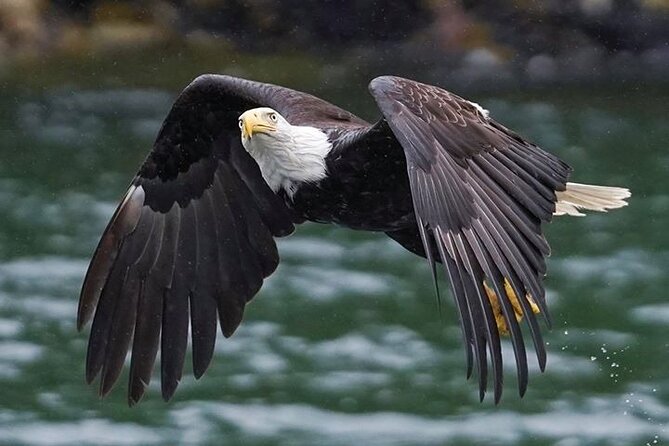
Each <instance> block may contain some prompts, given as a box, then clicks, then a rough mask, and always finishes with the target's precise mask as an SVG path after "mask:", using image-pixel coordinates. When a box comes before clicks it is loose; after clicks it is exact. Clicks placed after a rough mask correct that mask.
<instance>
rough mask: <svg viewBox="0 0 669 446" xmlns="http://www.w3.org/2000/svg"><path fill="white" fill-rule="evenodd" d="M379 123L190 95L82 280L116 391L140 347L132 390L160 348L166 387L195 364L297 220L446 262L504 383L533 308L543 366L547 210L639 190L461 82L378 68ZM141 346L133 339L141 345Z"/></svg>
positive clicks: (602, 206)
mask: <svg viewBox="0 0 669 446" xmlns="http://www.w3.org/2000/svg"><path fill="white" fill-rule="evenodd" d="M369 90H370V92H371V94H372V96H373V98H374V100H375V101H376V103H377V105H378V107H379V110H380V112H381V118H380V120H379V121H377V122H376V123H375V124H370V123H368V122H366V121H364V120H362V119H360V118H358V117H357V116H355V115H353V114H352V113H350V112H348V111H345V110H343V109H341V108H339V107H336V106H334V105H332V104H330V103H328V102H326V101H324V100H321V99H319V98H317V97H314V96H312V95H309V94H306V93H302V92H299V91H295V90H291V89H289V88H284V87H280V86H276V85H270V84H265V83H259V82H253V81H249V80H245V79H239V78H234V77H230V76H221V75H203V76H200V77H198V78H197V79H195V80H194V81H193V82H192V83H191V84H190V85H189V86H188V87H186V89H185V90H184V91H183V92H182V93H181V94H180V95H179V97H178V98H177V99H176V102H175V103H174V105H173V106H172V109H171V110H170V112H169V114H168V115H167V118H166V119H165V121H164V122H163V125H162V128H161V129H160V131H159V133H158V136H157V138H156V141H155V143H154V145H153V149H152V150H151V152H150V153H149V155H148V157H147V158H146V160H145V161H144V163H143V164H142V166H141V167H140V169H139V172H138V173H137V175H136V176H135V178H134V179H133V180H132V183H131V185H130V187H129V189H128V191H127V192H126V194H125V196H124V198H123V199H122V201H121V203H120V204H119V206H118V208H117V209H116V212H115V213H114V215H113V217H112V218H111V221H110V222H109V224H108V226H107V228H106V229H105V231H104V233H103V235H102V238H101V240H100V242H99V245H98V247H97V249H96V251H95V254H94V255H93V258H92V260H91V263H90V266H89V268H88V272H87V274H86V278H85V280H84V283H83V287H82V290H81V296H80V301H79V310H78V318H77V326H78V328H79V329H81V328H82V327H83V326H84V325H85V324H86V323H87V322H88V321H90V319H91V318H92V319H93V324H92V328H91V333H90V339H89V343H88V353H87V359H86V380H87V381H88V382H89V383H90V382H92V381H93V380H94V379H95V378H96V377H97V376H98V375H101V378H100V394H101V395H103V396H104V395H106V394H107V393H108V392H109V391H110V390H111V389H112V387H113V385H114V383H115V382H116V381H117V379H118V377H119V374H120V372H121V369H122V367H123V364H124V360H125V357H126V355H127V352H128V350H129V349H130V348H132V356H131V362H130V380H129V381H130V382H129V388H128V401H129V403H130V404H134V403H136V402H138V401H139V400H140V398H141V397H142V395H143V394H144V392H145V388H146V386H147V385H148V383H149V381H150V379H151V374H152V370H153V366H154V362H155V360H156V355H157V352H158V350H159V349H160V352H161V388H162V396H163V398H164V399H165V400H169V399H170V398H171V397H172V395H173V394H174V392H175V390H176V387H177V385H178V383H179V381H180V379H181V376H182V369H183V366H184V357H185V353H186V349H187V344H188V337H189V326H190V337H191V342H192V350H193V355H192V356H193V373H194V375H195V377H196V378H200V377H201V376H202V375H203V373H204V372H205V370H206V369H207V367H208V365H209V363H210V362H211V360H212V355H213V351H214V343H215V340H216V333H217V325H218V324H219V323H220V328H221V331H222V333H223V335H224V336H225V337H229V336H231V335H232V334H233V332H234V331H235V329H236V328H237V327H238V326H239V324H240V323H241V321H242V315H243V312H244V308H245V306H246V304H247V303H248V302H249V301H250V300H251V299H252V298H253V296H255V295H256V294H257V293H258V291H259V290H260V288H261V286H262V283H263V280H264V279H265V278H266V277H268V276H269V275H270V274H272V272H273V271H274V270H275V269H276V267H277V265H278V263H279V255H278V252H277V247H276V244H275V240H274V239H275V237H284V236H287V235H289V234H291V233H292V232H293V230H294V227H295V225H296V224H298V223H302V222H304V221H307V220H308V221H314V222H319V223H334V224H337V225H341V226H345V227H348V228H352V229H358V230H365V231H375V232H385V233H386V234H387V235H388V236H389V237H391V238H392V239H393V240H395V241H396V242H398V243H399V244H400V245H402V246H403V247H404V248H406V249H407V250H409V251H411V252H413V253H415V254H418V255H419V256H422V257H425V258H426V259H427V261H428V264H429V266H430V268H431V272H432V276H433V278H434V279H435V285H436V275H437V269H438V265H437V264H442V265H443V268H444V271H445V273H446V276H447V278H448V281H449V282H450V287H451V292H452V295H453V297H454V300H455V306H456V308H457V311H458V316H459V323H460V327H461V330H462V336H463V340H464V347H465V352H466V363H467V366H466V368H467V377H468V378H469V377H470V376H471V374H472V371H473V369H474V367H475V368H476V370H477V376H478V385H479V395H480V398H481V399H483V397H484V395H485V392H486V389H487V382H488V374H489V367H490V368H491V375H492V383H493V391H494V399H495V402H498V401H499V399H500V397H501V394H502V382H503V376H502V348H501V344H500V334H508V335H509V336H510V339H511V343H512V345H513V351H514V354H515V361H516V366H517V374H518V382H519V390H520V395H521V396H522V395H523V394H524V392H525V390H526V387H527V380H528V377H527V375H528V369H527V354H526V350H525V344H524V341H523V337H522V334H521V329H520V324H519V322H520V321H521V318H522V316H524V317H525V319H526V321H527V323H528V326H529V331H530V333H531V336H532V340H533V343H534V348H535V351H536V355H537V359H538V363H539V367H540V369H541V370H542V371H543V370H544V367H545V364H546V349H545V347H544V342H543V340H542V337H541V332H540V329H539V325H538V322H537V318H536V316H535V313H537V314H538V313H541V314H543V316H544V318H545V319H546V321H547V322H548V323H549V320H548V311H547V308H546V301H545V290H544V286H543V283H542V282H543V277H544V275H545V273H546V262H545V258H546V256H547V255H548V254H549V246H548V243H547V242H546V240H545V238H544V236H543V234H542V224H543V223H544V222H547V221H550V220H551V218H552V217H553V215H561V214H569V215H582V214H581V212H580V210H582V209H587V210H596V211H605V210H607V209H610V208H617V207H621V206H624V205H626V202H625V199H626V198H627V197H629V195H630V194H629V191H628V190H627V189H623V188H613V187H603V186H591V185H584V184H577V183H569V182H567V180H568V178H569V176H570V173H571V168H570V167H569V166H568V165H567V164H565V163H564V162H563V161H561V160H560V159H558V158H557V157H555V156H554V155H552V154H550V153H547V152H545V151H544V150H542V149H540V148H539V147H537V146H536V145H534V144H532V143H530V142H528V141H526V140H525V139H524V138H522V137H521V136H519V135H518V134H516V133H514V132H513V131H511V130H509V129H508V128H506V127H504V126H503V125H501V124H499V123H498V122H496V121H495V120H493V119H492V118H491V117H490V116H489V113H488V112H487V111H486V110H484V109H483V108H482V107H480V106H479V105H477V104H475V103H473V102H470V101H468V100H465V99H463V98H461V97H459V96H456V95H455V94H453V93H450V92H448V91H446V90H443V89H441V88H438V87H434V86H431V85H425V84H422V83H418V82H415V81H411V80H408V79H402V78H399V77H392V76H383V77H378V78H376V79H374V80H372V81H371V83H370V84H369ZM131 344H132V347H131Z"/></svg>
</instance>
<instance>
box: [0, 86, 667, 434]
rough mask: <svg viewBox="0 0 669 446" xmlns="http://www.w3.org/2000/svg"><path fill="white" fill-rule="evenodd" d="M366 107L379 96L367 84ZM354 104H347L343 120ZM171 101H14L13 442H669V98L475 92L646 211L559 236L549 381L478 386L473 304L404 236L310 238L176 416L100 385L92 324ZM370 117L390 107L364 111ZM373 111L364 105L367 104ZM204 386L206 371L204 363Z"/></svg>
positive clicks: (304, 237)
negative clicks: (124, 211) (90, 354)
mask: <svg viewBox="0 0 669 446" xmlns="http://www.w3.org/2000/svg"><path fill="white" fill-rule="evenodd" d="M359 93H360V97H364V96H363V95H365V94H366V91H365V88H364V86H363V85H361V86H360V88H359ZM349 94H350V89H349V90H348V91H339V92H337V91H335V92H334V93H330V96H329V97H328V99H331V100H333V101H335V102H337V103H339V104H340V105H343V106H345V107H347V106H351V107H352V103H351V101H349V100H347V97H348V96H349ZM173 95H174V92H173V91H161V90H131V89H113V90H79V89H74V88H60V89H54V90H47V91H44V92H41V93H34V92H30V91H22V92H20V93H18V92H12V91H3V92H2V93H0V154H1V159H0V443H2V444H75V443H77V444H78V443H84V444H127V445H140V444H142V445H143V444H177V443H182V444H225V445H240V444H244V445H265V444H268V445H269V444H277V445H315V444H318V445H441V444H449V445H472V444H494V445H545V444H558V445H560V446H572V445H628V444H629V445H632V444H638V445H644V444H650V445H653V444H663V443H666V442H667V440H669V431H668V428H667V423H668V422H669V336H668V335H669V329H668V327H669V300H668V299H667V289H668V288H669V278H668V276H667V274H666V271H668V270H669V235H667V229H666V228H667V224H668V223H669V191H668V189H667V187H668V186H669V178H668V175H669V150H668V149H669V118H668V117H667V105H666V104H667V102H668V100H669V94H668V93H667V91H664V90H658V91H651V90H650V89H648V90H644V89H630V90H628V91H625V90H611V91H602V92H593V91H586V90H583V91H567V90H562V91H559V92H557V93H546V94H542V93H536V94H524V95H522V97H521V96H518V97H514V96H503V97H502V96H500V97H477V98H476V99H477V100H478V101H479V102H481V103H482V104H483V105H484V106H486V107H487V108H490V110H491V112H492V115H493V116H494V117H496V118H497V119H498V120H500V121H502V122H503V123H505V124H507V125H509V126H511V127H513V128H516V129H517V130H519V131H520V132H521V133H522V134H525V135H526V136H529V137H531V138H532V139H534V140H535V141H536V142H538V143H540V144H541V145H543V146H544V147H545V148H547V149H550V150H552V151H553V152H555V153H557V154H558V155H560V156H561V157H562V158H564V159H565V160H567V161H568V162H569V163H570V164H571V165H572V166H573V167H574V168H575V174H574V177H573V179H574V180H575V181H579V180H580V181H583V182H592V183H602V184H610V185H619V186H627V187H630V188H631V189H632V191H633V193H634V196H633V198H632V201H631V205H630V206H629V207H628V208H625V209H623V210H619V211H616V212H613V213H611V214H608V215H591V216H589V217H587V218H564V217H563V218H560V219H557V220H556V221H555V222H554V223H552V224H551V225H550V226H549V227H548V228H547V233H548V237H549V240H550V242H551V245H552V247H553V255H552V257H551V258H550V260H549V277H548V279H547V282H546V283H547V287H548V301H549V304H550V308H551V311H552V317H553V321H554V328H553V329H552V331H550V332H548V333H547V336H546V339H547V342H548V353H549V357H548V367H547V371H546V373H544V374H541V373H540V372H539V371H538V369H537V367H536V365H535V364H533V365H532V368H531V375H530V387H529V390H528V392H527V395H526V396H525V398H523V399H522V400H521V399H519V397H518V396H517V391H516V387H515V377H514V375H513V367H512V366H511V364H512V357H513V355H512V352H511V349H510V345H509V344H508V343H507V345H506V351H505V356H504V358H505V363H506V364H505V368H506V383H507V384H506V388H505V394H504V397H503V399H502V402H501V403H500V404H499V405H498V406H495V405H494V404H493V403H492V401H491V398H490V397H488V398H487V399H486V400H485V401H484V402H483V403H479V402H478V399H477V393H478V392H477V389H476V384H475V382H474V381H470V382H467V381H465V376H464V375H465V364H464V354H463V350H462V346H461V343H460V332H459V328H458V325H457V320H456V317H455V309H454V306H453V305H452V303H451V302H450V297H449V296H448V295H447V296H446V302H447V303H446V305H445V309H444V315H443V318H442V319H443V320H442V319H440V317H439V315H438V312H437V309H436V302H435V299H434V296H433V291H432V286H431V280H430V277H429V272H428V269H427V267H426V265H425V262H424V261H422V260H421V259H419V258H417V257H414V256H413V255H411V254H409V253H407V252H404V251H403V250H402V248H400V247H399V246H398V245H395V244H394V243H392V242H391V241H390V240H389V239H387V238H385V237H383V236H379V235H374V234H367V233H356V232H352V231H348V230H344V229H337V228H334V227H327V226H319V225H303V226H302V227H300V228H299V229H298V231H297V232H296V234H295V235H294V236H292V237H290V238H288V239H286V240H282V241H281V242H280V247H279V248H280V252H281V255H282V263H281V265H280V267H279V269H278V271H277V272H276V273H275V274H274V275H273V276H272V277H271V279H270V280H269V281H267V282H266V285H265V286H264V287H263V289H262V290H261V292H260V294H259V295H258V296H257V297H256V299H255V300H254V301H253V303H252V304H251V305H250V306H249V307H248V309H247V311H246V319H245V322H244V323H243V325H242V326H241V328H240V329H239V330H238V331H237V333H236V334H235V336H233V337H232V338H231V339H227V340H223V339H220V340H219V342H218V344H217V347H216V349H217V351H216V356H215V359H214V361H213V364H212V365H211V367H210V368H209V370H208V372H207V374H206V375H205V377H204V378H202V379H201V380H200V381H199V382H195V381H194V379H193V378H192V377H191V376H186V377H185V378H184V380H183V381H182V383H181V385H180V387H179V389H178V391H177V393H176V396H175V398H174V400H173V401H172V402H170V403H168V404H166V403H164V402H163V401H162V400H161V399H160V397H159V388H158V381H159V380H157V379H155V378H154V381H153V383H152V385H151V389H150V391H149V395H148V398H146V399H145V400H144V401H143V402H142V403H141V404H140V405H139V406H137V407H135V408H132V409H130V408H128V407H127V405H126V398H125V392H126V387H125V386H126V380H127V375H124V376H123V377H122V381H121V383H120V385H117V388H116V389H115V390H114V391H113V392H112V394H111V395H110V396H109V397H108V398H107V399H105V400H100V399H99V398H98V397H97V394H96V389H95V388H94V387H89V386H87V385H85V383H84V378H83V377H84V357H85V349H86V336H87V333H78V332H77V331H76V329H75V312H76V305H77V297H78V291H79V286H80V284H81V281H82V278H83V274H84V272H85V268H86V265H87V260H88V258H89V256H90V254H91V252H92V250H93V248H94V246H95V244H96V243H97V239H98V237H99V234H100V232H101V230H102V228H103V227H104V225H105V223H106V221H107V219H108V218H109V217H110V215H111V213H112V211H113V208H114V206H115V202H116V200H117V199H118V197H119V196H120V195H121V193H122V192H123V191H124V190H125V186H126V185H127V183H128V181H129V180H130V178H131V176H132V175H133V174H134V172H135V170H136V168H137V166H138V164H139V162H140V161H141V160H142V159H143V157H144V156H145V153H146V151H147V150H148V148H149V147H150V144H151V142H152V139H153V137H154V135H155V132H156V131H157V129H158V127H159V125H160V122H161V119H162V117H163V116H164V115H165V113H166V112H167V110H168V108H169V105H170V103H171V101H172V99H173ZM355 103H356V104H357V105H356V108H355V109H354V111H357V112H358V113H360V114H361V115H363V116H368V117H369V118H370V119H371V118H372V117H373V116H374V115H375V113H374V111H373V108H372V104H371V100H369V101H366V102H364V101H361V100H360V99H356V100H355ZM361 103H362V104H361ZM187 368H188V373H190V366H187Z"/></svg>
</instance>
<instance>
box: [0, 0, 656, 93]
mask: <svg viewBox="0 0 669 446" xmlns="http://www.w3.org/2000/svg"><path fill="white" fill-rule="evenodd" d="M354 3H355V4H354ZM386 3H387V5H386ZM468 3H469V2H464V1H463V2H460V1H450V2H428V1H419V0H415V1H408V2H405V3H402V5H403V6H402V7H401V8H397V6H396V4H393V3H392V2H383V1H376V2H372V1H361V2H352V1H339V2H324V3H322V5H326V6H323V7H320V8H317V9H315V8H314V5H311V6H309V5H304V4H303V3H301V2H297V1H296V0H289V1H287V2H277V3H267V2H262V1H260V0H251V1H247V2H245V3H243V4H242V3H240V2H235V1H218V2H217V1H203V0H201V1H188V2H186V3H183V4H181V3H173V2H169V1H153V2H114V1H108V0H97V1H96V0H89V1H83V0H81V1H79V2H67V1H65V0H60V1H52V2H48V1H46V0H4V1H2V2H0V81H3V82H5V83H9V84H16V85H21V84H25V85H33V86H48V85H51V84H55V83H57V82H58V81H61V80H62V81H69V82H71V83H75V84H80V83H81V84H85V85H88V84H99V83H102V84H104V85H113V84H114V83H115V82H122V83H131V84H132V83H135V82H136V83H139V84H144V83H146V84H150V83H151V81H157V82H158V84H159V85H161V84H164V85H165V86H175V87H176V86H179V85H183V83H184V82H186V81H187V79H189V78H192V77H193V76H194V75H196V74H198V73H200V72H212V71H213V72H228V73H231V74H238V75H246V76H250V77H255V78H257V79H265V80H274V81H275V82H279V81H284V82H287V83H290V79H291V78H294V77H295V76H298V77H299V78H300V80H303V78H308V79H311V80H313V84H314V85H318V84H320V83H326V84H327V83H338V82H346V81H350V80H354V79H356V78H358V77H359V78H361V79H368V78H369V77H371V76H374V75H377V74H380V73H394V74H398V75H402V74H403V72H407V73H408V72H411V73H415V72H416V68H417V67H420V71H421V72H422V73H423V74H424V77H423V80H425V81H428V82H436V81H441V82H442V83H443V81H444V79H446V80H448V84H449V86H452V88H457V89H460V90H470V89H471V90H493V91H495V90H507V89H522V88H542V87H546V86H552V85H569V84H578V85H581V84H600V83H606V84H610V83H615V84H620V83H622V84H628V85H635V84H638V83H643V82H660V83H664V82H666V81H667V79H669V1H666V0H639V1H636V2H631V1H630V2H617V1H614V0H564V1H561V2H548V1H547V2H538V1H529V2H523V3H522V4H524V5H525V6H523V7H520V6H517V5H516V6H513V7H511V6H508V5H507V6H505V5H506V3H505V2H483V5H479V6H465V4H468ZM497 3H499V4H497ZM508 3H514V4H515V3H516V2H508ZM519 4H520V3H519ZM268 5H270V6H268ZM276 5H280V6H276ZM392 5H395V6H392ZM293 25H294V26H293ZM163 77H164V78H165V79H163V80H160V78H163ZM301 83H302V84H303V85H304V82H301Z"/></svg>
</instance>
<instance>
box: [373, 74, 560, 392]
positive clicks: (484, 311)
mask: <svg viewBox="0 0 669 446" xmlns="http://www.w3.org/2000/svg"><path fill="white" fill-rule="evenodd" d="M370 91H371V93H372V95H373V96H374V98H375V100H376V102H377V103H378V105H379V108H380V109H381V112H382V113H383V115H384V117H385V120H386V121H387V123H388V125H389V126H390V129H391V130H392V133H393V134H394V135H395V137H396V138H397V140H398V141H399V143H400V144H401V145H402V147H403V149H404V152H405V155H406V159H407V169H408V175H409V181H410V186H411V193H412V196H413V202H414V208H415V213H416V218H417V221H418V227H419V231H420V234H421V238H422V240H423V245H424V247H425V251H426V254H427V257H428V259H429V260H430V261H431V262H432V266H433V270H434V259H435V258H440V259H441V260H442V262H443V263H444V265H445V268H446V272H447V275H448V277H449V279H450V283H451V288H452V291H453V294H454V297H455V300H456V303H457V307H458V310H459V313H460V315H459V316H460V322H461V326H462V330H463V335H464V338H465V344H466V349H467V358H468V375H469V373H471V368H472V365H471V364H472V348H473V356H474V357H475V359H476V364H477V368H478V375H479V386H480V396H481V398H483V395H484V393H485V391H486V387H487V367H488V359H487V356H486V355H487V353H489V354H490V358H491V364H492V374H493V378H494V393H495V401H496V402H497V401H499V399H500V397H501V393H502V382H503V376H502V353H501V345H500V339H499V333H498V329H497V326H496V322H495V317H494V314H493V310H492V308H491V303H490V301H489V299H488V296H487V294H486V290H485V286H486V284H488V285H489V286H490V287H491V288H492V289H493V290H494V291H495V294H496V295H497V296H501V298H500V299H499V300H500V303H501V308H502V311H503V314H504V318H505V320H506V324H507V327H509V329H510V334H511V342H512V344H513V348H514V353H515V358H516V364H517V368H518V379H519V389H520V394H521V395H522V394H523V393H524V392H525V390H526V387H527V358H526V352H525V346H524V342H523V338H522V334H521V331H520V327H519V325H518V322H517V321H516V317H515V315H514V310H513V304H512V302H511V301H510V299H509V298H508V297H507V293H506V292H505V287H504V283H505V280H506V281H508V282H509V283H510V285H511V288H512V289H513V291H514V292H515V294H516V295H517V296H520V298H519V301H520V304H521V306H522V309H523V313H524V314H525V315H526V317H527V320H528V323H529V326H530V330H531V333H532V338H533V340H534V345H535V349H536V352H537V357H538V360H539V365H540V367H541V369H542V370H543V369H544V367H545V363H546V352H545V348H544V344H543V340H542V338H541V333H540V330H539V327H538V324H537V321H536V319H535V317H534V314H533V311H532V309H531V302H530V301H529V300H528V298H527V297H526V294H529V295H530V296H531V298H532V299H533V300H535V301H536V302H537V303H538V304H539V307H540V308H541V311H542V312H543V314H544V316H545V317H548V312H547V309H546V304H545V299H544V297H545V290H544V287H543V276H544V274H545V271H546V265H545V256H546V255H548V254H549V247H548V244H547V242H546V240H545V238H544V237H543V234H542V228H541V225H542V223H543V222H545V221H549V220H550V219H551V216H552V214H553V211H554V210H555V200H556V199H555V191H556V190H564V188H565V183H566V181H567V177H568V176H569V173H570V171H571V169H570V168H569V167H568V166H567V165H566V164H565V163H563V162H562V161H560V160H559V159H558V158H556V157H554V156H553V155H551V154H549V153H546V152H544V151H543V150H541V149H540V148H538V147H537V146H535V145H533V144H531V143H528V142H527V141H524V140H523V139H522V138H520V137H519V136H518V135H516V134H514V133H512V132H511V131H510V130H508V129H506V128H504V127H503V126H501V125H500V124H498V123H496V122H495V121H493V120H491V119H489V118H488V117H487V114H486V113H485V112H484V111H483V110H482V109H480V107H478V106H476V105H475V104H473V103H471V102H469V101H466V100H464V99H462V98H460V97H458V96H456V95H454V94H451V93H449V92H447V91H445V90H442V89H440V88H437V87H433V86H430V85H425V84H420V83H418V82H413V81H410V80H407V79H401V78H397V77H390V76H384V77H380V78H376V79H374V80H373V81H372V82H371V83H370ZM377 127H378V125H377ZM433 242H434V243H433ZM434 247H436V252H435V249H434ZM547 321H548V319H547ZM486 349H487V352H486Z"/></svg>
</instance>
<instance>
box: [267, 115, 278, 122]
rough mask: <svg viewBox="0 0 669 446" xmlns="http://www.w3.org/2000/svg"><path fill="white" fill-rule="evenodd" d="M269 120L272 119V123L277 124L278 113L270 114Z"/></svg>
mask: <svg viewBox="0 0 669 446" xmlns="http://www.w3.org/2000/svg"><path fill="white" fill-rule="evenodd" d="M269 119H271V120H272V122H276V120H277V119H278V118H277V116H276V113H270V114H269Z"/></svg>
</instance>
